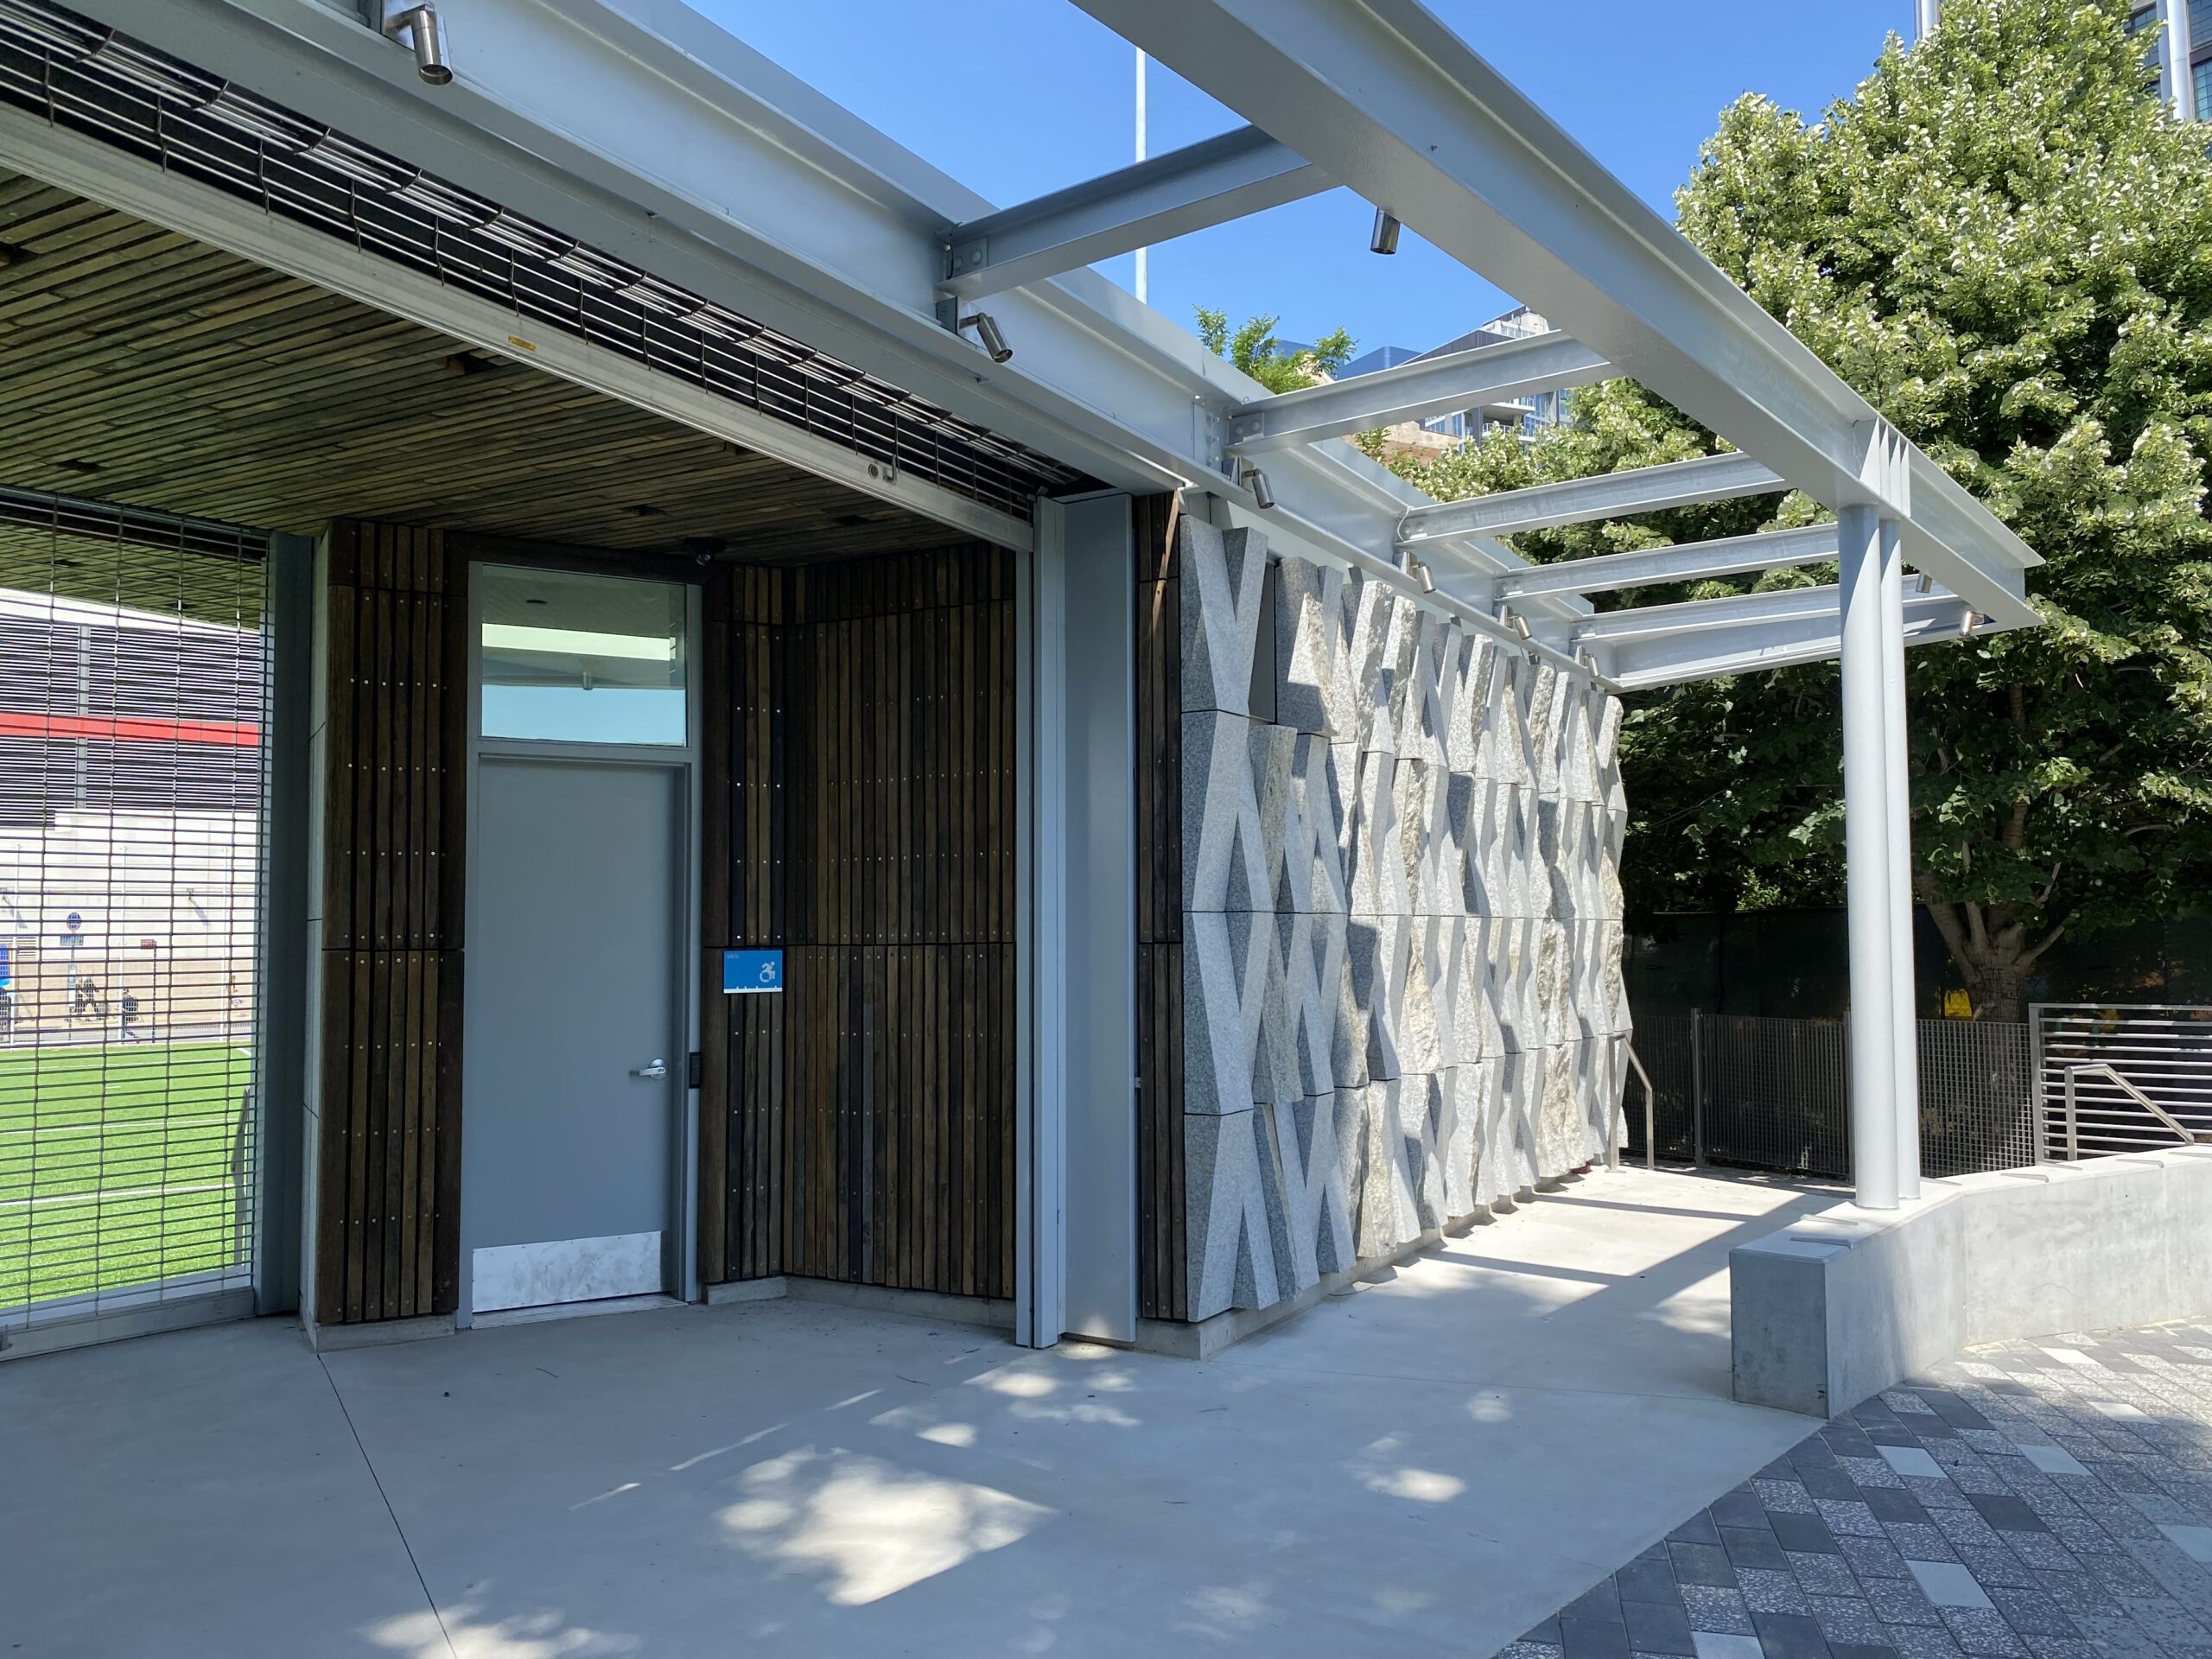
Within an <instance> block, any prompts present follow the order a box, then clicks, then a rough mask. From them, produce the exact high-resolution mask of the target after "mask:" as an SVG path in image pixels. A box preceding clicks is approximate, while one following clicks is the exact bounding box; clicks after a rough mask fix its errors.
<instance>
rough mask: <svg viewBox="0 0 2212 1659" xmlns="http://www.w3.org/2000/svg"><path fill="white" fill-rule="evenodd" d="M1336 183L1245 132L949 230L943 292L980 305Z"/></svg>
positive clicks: (1281, 148)
mask: <svg viewBox="0 0 2212 1659" xmlns="http://www.w3.org/2000/svg"><path fill="white" fill-rule="evenodd" d="M1331 184H1332V181H1331V180H1330V179H1328V178H1326V177H1325V176H1324V175H1322V173H1321V171H1320V169H1319V168H1315V167H1312V166H1309V165H1308V164H1307V163H1306V160H1305V159H1304V158H1303V157H1302V156H1297V155H1295V154H1294V153H1293V152H1292V151H1291V150H1289V149H1287V148H1285V147H1284V146H1283V145H1281V144H1279V143H1276V142H1275V141H1274V139H1272V138H1270V137H1268V135H1267V134H1266V133H1264V132H1262V131H1261V130H1259V129H1258V128H1257V127H1242V128H1239V129H1238V130H1236V131H1235V132H1224V133H1222V134H1220V135H1219V136H1218V137H1212V138H1204V139H1201V140H1199V141H1198V143H1195V144H1187V145H1185V147H1184V148H1182V149H1175V150H1170V151H1169V152H1168V153H1167V154H1166V155H1164V156H1152V157H1150V158H1148V159H1147V160H1145V161H1141V162H1136V163H1135V165H1134V166H1130V167H1124V168H1118V169H1116V171H1114V172H1111V173H1106V174H1102V175H1099V176H1098V177H1096V178H1095V179H1090V180H1086V181H1084V182H1083V183H1081V184H1077V185H1071V186H1070V187H1069V188H1066V189H1065V190H1056V191H1053V192H1052V194H1049V195H1044V196H1039V197H1038V198H1037V199H1036V200H1033V201H1026V202H1022V203H1020V205H1019V206H1016V207H1001V208H1000V209H999V210H998V212H996V213H987V214H985V215H984V216H983V217H982V218H981V219H970V220H969V221H968V222H967V223H966V224H964V225H957V226H954V227H953V228H952V229H951V230H950V231H949V232H946V233H945V241H946V243H947V245H948V247H949V251H948V253H947V255H946V261H945V284H944V285H945V289H946V290H947V291H948V292H950V293H953V294H957V295H958V296H960V297H961V298H962V299H963V300H973V299H980V298H981V297H982V296H984V295H986V294H995V293H998V292H999V291H1000V290H1001V289H1008V288H1019V287H1020V286H1022V285H1023V284H1024V283H1034V282H1039V281H1041V280H1042V279H1044V278H1045V277H1057V276H1058V275H1059V274H1060V273H1061V272H1062V271H1067V270H1080V269H1081V268H1082V267H1084V265H1094V264H1097V263H1098V262H1099V261H1100V260H1102V259H1111V258H1113V257H1115V256H1116V255H1117V254H1123V253H1128V252H1130V251H1133V250H1135V249H1137V248H1144V247H1151V246H1154V245H1156V244H1158V243H1161V242H1168V241H1173V239H1174V238H1177V237H1179V236H1187V235H1189V234H1190V233H1191V232H1193V231H1202V230H1205V228H1206V227H1207V226H1211V225H1220V224H1224V223H1225V222H1227V221H1228V220H1230V219H1242V218H1243V217H1245V216H1246V215H1247V214H1249V213H1262V212H1264V211H1266V210H1267V209H1268V208H1269V207H1281V205H1282V204H1283V203H1285V202H1289V201H1298V200H1303V199H1304V198H1305V197H1307V196H1312V195H1318V194H1320V193H1321V192H1322V191H1324V190H1326V189H1328V188H1330V186H1331Z"/></svg>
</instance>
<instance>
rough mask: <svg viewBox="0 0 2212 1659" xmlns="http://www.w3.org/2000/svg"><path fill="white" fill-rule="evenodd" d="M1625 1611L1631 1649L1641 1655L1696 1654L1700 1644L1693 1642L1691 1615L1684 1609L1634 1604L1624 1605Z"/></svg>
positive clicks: (1635, 1602)
mask: <svg viewBox="0 0 2212 1659" xmlns="http://www.w3.org/2000/svg"><path fill="white" fill-rule="evenodd" d="M1621 1611H1622V1613H1623V1614H1624V1616H1625V1619H1626V1623H1627V1626H1628V1642H1629V1646H1630V1648H1632V1649H1635V1650H1636V1651H1637V1652H1638V1653H1664V1654H1683V1655H1689V1656H1694V1655H1695V1654H1696V1652H1697V1644H1696V1643H1694V1642H1693V1641H1691V1640H1690V1620H1689V1615H1688V1613H1687V1612H1685V1611H1683V1610H1682V1609H1681V1607H1679V1606H1675V1605H1661V1604H1660V1603H1658V1602H1656V1601H1630V1602H1624V1603H1622V1604H1621Z"/></svg>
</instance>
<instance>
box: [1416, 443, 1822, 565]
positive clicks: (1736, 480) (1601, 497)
mask: <svg viewBox="0 0 2212 1659" xmlns="http://www.w3.org/2000/svg"><path fill="white" fill-rule="evenodd" d="M1787 487H1788V486H1786V485H1784V484H1783V481H1782V480H1780V479H1778V478H1777V477H1776V476H1775V475H1774V474H1773V472H1772V471H1771V470H1770V469H1769V468H1768V467H1766V466H1765V465H1764V463H1763V462H1760V461H1754V460H1752V459H1751V456H1749V455H1742V454H1721V455H1701V456H1700V457H1699V458H1698V459H1697V460H1695V461H1669V463H1667V464H1666V465H1665V466H1663V467H1636V468H1634V469H1632V470H1630V471H1629V472H1625V473H1601V474H1599V475H1598V476H1596V477H1595V478H1571V479H1567V480H1563V481H1562V482H1560V483H1557V484H1538V485H1535V486H1532V487H1530V488H1529V489H1525V490H1500V491H1499V492H1498V493H1497V494H1495V495H1478V496H1472V497H1471V498H1469V499H1466V500H1465V501H1440V502H1437V503H1435V504H1434V505H1430V506H1425V507H1415V508H1414V509H1413V510H1412V511H1411V512H1408V513H1407V514H1406V516H1405V518H1404V519H1403V521H1402V523H1401V524H1399V526H1398V543H1399V545H1400V546H1402V547H1414V548H1418V547H1419V546H1420V545H1421V543H1424V542H1432V541H1441V540H1444V539H1445V538H1446V537H1457V536H1510V535H1512V534H1513V533H1515V532H1516V531H1523V530H1548V529H1550V528H1551V527H1552V526H1554V525H1555V524H1588V523H1590V522H1592V521H1593V520H1595V519H1600V518H1624V517H1626V516H1627V515H1629V514H1630V513H1637V512H1661V511H1663V510H1664V509H1666V508H1669V507H1688V506H1695V505H1699V504H1700V503H1701V502H1706V501H1726V500H1730V499H1733V498H1735V497H1737V496H1744V495H1770V494H1772V493H1774V492H1775V491H1777V490H1781V489H1785V488H1787Z"/></svg>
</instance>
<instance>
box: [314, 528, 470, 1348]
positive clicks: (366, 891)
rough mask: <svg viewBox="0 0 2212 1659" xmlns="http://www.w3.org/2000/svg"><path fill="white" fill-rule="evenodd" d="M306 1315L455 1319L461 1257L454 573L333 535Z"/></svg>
mask: <svg viewBox="0 0 2212 1659" xmlns="http://www.w3.org/2000/svg"><path fill="white" fill-rule="evenodd" d="M329 547H330V558H329V567H330V581H329V588H328V598H327V604H328V607H329V610H328V629H327V652H328V661H329V668H328V675H329V679H328V684H327V688H326V690H327V715H326V721H325V726H324V738H323V742H324V753H325V756H326V766H325V775H324V785H323V787H324V804H323V809H324V810H323V866H322V887H323V893H322V944H323V957H322V984H323V997H322V1003H323V1034H322V1080H321V1103H320V1109H321V1142H320V1147H321V1151H320V1160H321V1167H320V1169H319V1170H318V1171H317V1180H318V1189H317V1191H318V1201H317V1205H316V1225H317V1235H316V1244H315V1317H316V1319H317V1320H318V1321H319V1322H320V1323H322V1324H325V1325H341V1324H346V1325H350V1324H358V1323H364V1322H366V1321H370V1320H375V1319H405V1318H409V1317H410V1316H413V1315H417V1314H424V1313H451V1312H453V1311H454V1306H455V1303H456V1300H457V1287H458V1283H459V1268H460V1257H461V1249H460V1244H461V1234H460V1220H461V1206H460V1198H461V916H462V904H461V883H462V876H463V873H464V869H465V847H466V841H465V838H464V836H463V832H462V817H463V813H464V811H465V803H466V800H467V796H466V793H465V790H466V781H467V780H466V763H467V725H466V721H467V707H466V705H467V660H468V658H467V650H468V639H467V609H468V607H467V594H466V591H465V588H466V582H467V564H466V563H465V562H464V561H462V560H460V559H458V558H453V557H449V556H448V552H447V550H446V548H445V545H444V539H443V537H442V534H441V533H440V532H439V531H429V530H410V529H401V528H397V527H394V526H391V525H386V524H359V523H352V522H344V523H340V524H334V525H333V526H332V527H331V531H330V540H329Z"/></svg>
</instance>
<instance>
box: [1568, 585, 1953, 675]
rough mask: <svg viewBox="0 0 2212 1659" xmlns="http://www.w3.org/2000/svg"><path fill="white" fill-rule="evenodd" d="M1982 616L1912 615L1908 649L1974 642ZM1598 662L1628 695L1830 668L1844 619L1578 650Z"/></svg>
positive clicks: (1938, 608)
mask: <svg viewBox="0 0 2212 1659" xmlns="http://www.w3.org/2000/svg"><path fill="white" fill-rule="evenodd" d="M1980 620H1981V619H1980V616H1979V614H1978V613H1976V612H1975V611H1974V607H1972V606H1970V605H1968V604H1967V602H1966V601H1963V600H1960V599H1949V600H1946V601H1943V602H1942V603H1941V604H1938V605H1929V606H1924V607H1921V608H1920V609H1918V610H1917V611H1916V612H1908V613H1907V615H1906V619H1905V624H1904V643H1905V644H1906V645H1936V644H1940V643H1942V642H1943V641H1945V640H1955V639H1965V638H1967V637H1969V636H1970V635H1971V634H1973V633H1974V632H1976V631H1977V625H1978V624H1979V623H1980ZM1577 649H1578V650H1580V651H1584V652H1589V653H1591V654H1592V655H1593V656H1594V657H1595V658H1597V661H1598V664H1599V668H1600V669H1601V670H1602V671H1604V674H1605V678H1606V679H1607V680H1609V681H1610V682H1611V683H1613V684H1614V685H1616V686H1617V687H1618V688H1619V689H1620V690H1623V691H1649V690H1655V689H1656V688H1657V687H1660V686H1664V685H1681V684H1685V683H1688V682H1689V681H1692V680H1711V679H1718V678H1719V677H1721V676H1723V675H1728V674H1753V673H1758V672H1760V671H1764V670H1766V669H1771V668H1795V667H1797V666H1800V665H1802V664H1806V663H1826V662H1833V661H1834V660H1835V658H1836V657H1837V656H1838V655H1839V654H1840V652H1841V649H1842V633H1841V627H1840V618H1839V617H1838V616H1837V615H1836V613H1834V612H1828V613H1824V614H1820V615H1808V616H1802V617H1796V618H1786V619H1781V620H1775V619H1768V620H1758V621H1746V622H1738V623H1737V624H1736V625H1734V626H1732V627H1712V628H1691V629H1684V630H1679V631H1677V632H1674V633H1670V634H1665V635H1661V636H1659V637H1657V638H1654V639H1624V640H1620V641H1618V642H1605V641H1593V642H1591V643H1588V644H1586V645H1581V646H1579V647H1578V648H1577Z"/></svg>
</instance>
